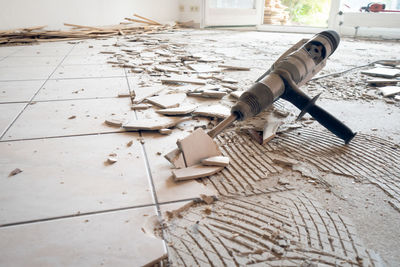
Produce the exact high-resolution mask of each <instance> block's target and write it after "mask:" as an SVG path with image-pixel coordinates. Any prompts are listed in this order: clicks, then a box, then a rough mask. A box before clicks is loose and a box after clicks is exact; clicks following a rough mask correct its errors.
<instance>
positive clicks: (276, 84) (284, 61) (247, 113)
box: [208, 30, 356, 144]
mask: <svg viewBox="0 0 400 267" xmlns="http://www.w3.org/2000/svg"><path fill="white" fill-rule="evenodd" d="M339 41H340V37H339V35H338V34H337V33H336V32H335V31H332V30H327V31H323V32H320V33H318V34H316V35H315V36H314V37H313V38H311V39H310V40H307V39H303V40H301V41H299V42H298V43H296V44H295V45H294V46H292V47H291V48H290V49H289V50H287V51H286V52H285V53H284V54H283V55H282V56H281V57H280V58H278V60H277V61H276V62H275V63H274V64H273V65H272V66H271V68H270V69H269V70H268V71H267V72H265V73H264V74H263V75H262V76H261V77H260V78H258V79H257V81H256V83H255V84H254V85H253V86H252V87H250V89H248V90H247V91H246V92H244V93H243V94H242V95H241V96H240V98H239V100H238V102H237V103H236V104H235V105H234V106H233V107H232V109H231V115H230V116H229V117H227V118H226V119H225V120H223V121H222V122H221V123H219V124H218V125H217V126H215V127H214V128H213V129H211V130H210V131H209V132H208V135H209V136H211V137H212V138H213V137H215V136H216V135H218V134H219V133H220V132H222V131H223V130H224V129H225V128H227V127H228V126H229V125H230V124H232V123H233V122H234V121H235V120H239V121H242V120H246V119H247V118H249V117H253V116H255V115H257V114H259V113H260V112H261V111H263V110H264V109H266V108H268V107H270V106H271V105H272V104H273V102H274V101H276V100H278V99H279V98H282V99H284V100H287V101H289V102H290V103H292V104H293V105H295V106H296V107H297V108H299V109H300V110H301V112H300V114H299V116H298V118H297V119H300V118H301V117H302V116H304V114H306V113H309V114H310V115H311V116H312V117H313V118H314V119H315V120H317V121H318V122H319V123H320V124H321V125H323V126H324V127H325V128H327V129H328V130H329V131H331V132H332V133H333V134H335V135H336V136H337V137H339V138H341V139H342V140H343V141H344V142H345V143H346V144H348V143H349V142H350V141H351V139H352V138H353V137H354V136H355V135H356V133H353V132H352V131H351V129H350V128H348V127H347V126H346V125H344V124H343V123H342V122H340V121H339V120H338V119H337V118H335V117H334V116H332V115H331V114H329V113H328V112H327V111H325V110H324V109H322V108H321V107H319V106H317V105H316V104H315V102H316V100H317V98H318V97H319V94H318V95H316V96H315V97H314V98H310V97H309V96H307V95H306V94H305V93H303V92H302V91H301V90H300V89H299V87H300V86H302V85H304V84H305V83H306V82H308V81H309V80H310V79H311V78H312V77H313V76H314V75H315V74H317V73H318V72H319V71H320V70H321V69H322V68H323V67H324V66H325V64H326V61H327V59H328V57H329V56H330V55H332V53H333V52H334V51H335V50H336V48H337V47H338V45H339Z"/></svg>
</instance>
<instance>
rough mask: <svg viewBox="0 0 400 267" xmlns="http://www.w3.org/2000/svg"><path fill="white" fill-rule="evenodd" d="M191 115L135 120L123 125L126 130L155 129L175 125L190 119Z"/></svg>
mask: <svg viewBox="0 0 400 267" xmlns="http://www.w3.org/2000/svg"><path fill="white" fill-rule="evenodd" d="M190 119H191V117H184V118H182V117H163V118H154V119H141V120H133V121H130V122H127V123H125V124H124V125H122V127H123V128H124V129H125V130H126V131H139V130H146V131H154V130H160V129H166V128H171V127H174V126H175V125H177V124H179V123H181V122H184V121H187V120H190Z"/></svg>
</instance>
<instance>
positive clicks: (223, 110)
mask: <svg viewBox="0 0 400 267" xmlns="http://www.w3.org/2000/svg"><path fill="white" fill-rule="evenodd" d="M193 114H195V115H198V116H205V117H216V118H220V119H225V118H226V117H229V115H231V111H230V109H229V108H228V107H226V106H223V105H220V104H219V105H212V106H200V107H198V108H197V109H196V110H195V111H194V112H193Z"/></svg>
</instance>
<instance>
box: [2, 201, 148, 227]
mask: <svg viewBox="0 0 400 267" xmlns="http://www.w3.org/2000/svg"><path fill="white" fill-rule="evenodd" d="M151 206H154V204H144V205H137V206H130V207H123V208H115V209H107V210H100V211H89V212H82V213H75V214H69V215H62V216H56V217H49V218H44V219H36V220H29V221H20V222H14V223H5V224H0V228H3V227H10V226H16V225H23V224H31V223H38V222H47V221H55V220H61V219H68V218H74V217H81V216H88V215H96V214H103V213H109V212H115V211H123V210H130V209H138V208H146V207H151Z"/></svg>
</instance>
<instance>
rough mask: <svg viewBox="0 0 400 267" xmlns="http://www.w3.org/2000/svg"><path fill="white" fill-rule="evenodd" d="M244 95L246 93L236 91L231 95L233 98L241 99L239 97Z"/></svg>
mask: <svg viewBox="0 0 400 267" xmlns="http://www.w3.org/2000/svg"><path fill="white" fill-rule="evenodd" d="M243 93H244V91H235V92H232V93H231V94H230V96H232V97H233V98H236V99H239V97H240V96H241V95H242V94H243Z"/></svg>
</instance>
